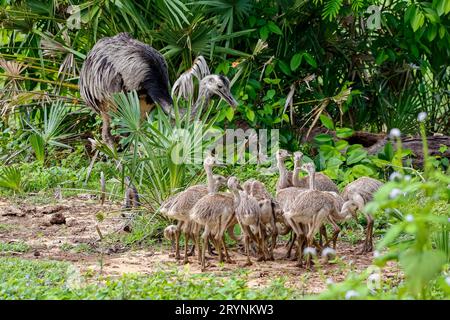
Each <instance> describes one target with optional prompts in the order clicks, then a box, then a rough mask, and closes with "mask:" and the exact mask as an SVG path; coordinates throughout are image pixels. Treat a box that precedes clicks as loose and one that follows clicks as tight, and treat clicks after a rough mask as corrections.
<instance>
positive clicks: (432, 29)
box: [427, 24, 438, 42]
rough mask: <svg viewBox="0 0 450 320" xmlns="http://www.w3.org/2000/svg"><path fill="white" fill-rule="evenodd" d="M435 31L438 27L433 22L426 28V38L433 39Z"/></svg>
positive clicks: (435, 34)
mask: <svg viewBox="0 0 450 320" xmlns="http://www.w3.org/2000/svg"><path fill="white" fill-rule="evenodd" d="M437 31H438V28H437V26H436V25H434V24H433V25H431V26H430V27H428V29H427V39H428V41H430V42H431V41H433V40H434V38H436V36H437Z"/></svg>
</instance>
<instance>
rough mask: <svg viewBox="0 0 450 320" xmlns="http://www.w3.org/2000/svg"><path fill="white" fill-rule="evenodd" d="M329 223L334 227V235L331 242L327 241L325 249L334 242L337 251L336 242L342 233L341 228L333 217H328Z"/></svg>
mask: <svg viewBox="0 0 450 320" xmlns="http://www.w3.org/2000/svg"><path fill="white" fill-rule="evenodd" d="M328 221H329V222H330V223H331V225H332V226H333V229H334V233H333V237H332V238H331V239H330V241H327V242H326V243H325V247H327V246H328V244H329V243H330V242H331V241H332V242H333V249H336V241H337V238H338V235H339V232H341V228H340V227H339V226H338V225H337V223H336V221H334V219H333V218H332V217H331V216H329V217H328Z"/></svg>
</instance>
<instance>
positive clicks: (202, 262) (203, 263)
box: [201, 225, 209, 271]
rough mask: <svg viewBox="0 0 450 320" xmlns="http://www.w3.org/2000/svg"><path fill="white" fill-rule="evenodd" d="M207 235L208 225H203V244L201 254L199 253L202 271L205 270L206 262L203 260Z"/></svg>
mask: <svg viewBox="0 0 450 320" xmlns="http://www.w3.org/2000/svg"><path fill="white" fill-rule="evenodd" d="M208 236H209V226H208V225H206V226H205V230H204V231H203V234H202V239H203V246H202V250H201V252H202V255H201V264H202V271H205V270H206V262H205V253H206V246H207V245H208Z"/></svg>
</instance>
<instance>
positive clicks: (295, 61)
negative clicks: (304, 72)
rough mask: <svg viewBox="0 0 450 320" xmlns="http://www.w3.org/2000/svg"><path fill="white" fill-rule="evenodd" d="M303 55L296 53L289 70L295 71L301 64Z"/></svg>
mask: <svg viewBox="0 0 450 320" xmlns="http://www.w3.org/2000/svg"><path fill="white" fill-rule="evenodd" d="M302 59H303V53H296V54H294V55H293V56H292V58H291V70H292V71H295V70H297V69H298V67H299V66H300V64H301V63H302Z"/></svg>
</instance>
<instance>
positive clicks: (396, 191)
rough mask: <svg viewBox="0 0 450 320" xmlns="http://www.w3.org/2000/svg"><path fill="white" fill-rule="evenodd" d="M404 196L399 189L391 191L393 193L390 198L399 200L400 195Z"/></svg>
mask: <svg viewBox="0 0 450 320" xmlns="http://www.w3.org/2000/svg"><path fill="white" fill-rule="evenodd" d="M401 194H403V192H402V191H401V190H400V189H398V188H394V189H392V190H391V192H390V193H389V198H390V199H395V198H397V197H398V196H399V195H401Z"/></svg>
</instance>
